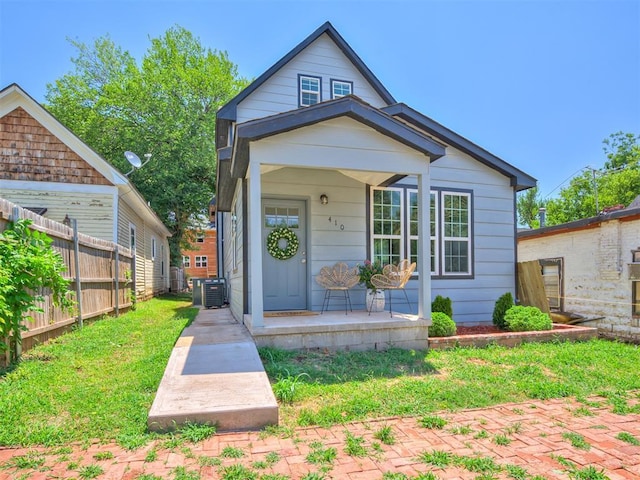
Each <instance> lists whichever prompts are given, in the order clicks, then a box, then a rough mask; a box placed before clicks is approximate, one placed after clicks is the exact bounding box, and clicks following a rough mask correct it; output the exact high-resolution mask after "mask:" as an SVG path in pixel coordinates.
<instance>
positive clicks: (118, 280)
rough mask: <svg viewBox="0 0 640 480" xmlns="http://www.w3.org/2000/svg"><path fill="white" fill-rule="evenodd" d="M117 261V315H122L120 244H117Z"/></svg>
mask: <svg viewBox="0 0 640 480" xmlns="http://www.w3.org/2000/svg"><path fill="white" fill-rule="evenodd" d="M114 253H115V257H116V259H115V261H116V268H115V277H116V284H115V290H116V305H115V306H116V317H117V316H119V315H120V251H119V250H118V244H116V248H115V252H114Z"/></svg>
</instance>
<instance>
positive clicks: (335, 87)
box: [331, 80, 353, 99]
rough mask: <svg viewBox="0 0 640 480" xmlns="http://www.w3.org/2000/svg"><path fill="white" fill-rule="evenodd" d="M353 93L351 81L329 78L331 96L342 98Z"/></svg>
mask: <svg viewBox="0 0 640 480" xmlns="http://www.w3.org/2000/svg"><path fill="white" fill-rule="evenodd" d="M352 93H353V83H352V82H346V81H344V80H331V98H332V99H335V98H342V97H344V96H346V95H351V94H352Z"/></svg>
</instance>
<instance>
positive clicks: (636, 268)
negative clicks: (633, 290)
mask: <svg viewBox="0 0 640 480" xmlns="http://www.w3.org/2000/svg"><path fill="white" fill-rule="evenodd" d="M627 265H628V266H629V280H640V263H628V264H627Z"/></svg>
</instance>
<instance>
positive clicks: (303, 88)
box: [298, 75, 321, 107]
mask: <svg viewBox="0 0 640 480" xmlns="http://www.w3.org/2000/svg"><path fill="white" fill-rule="evenodd" d="M298 78H299V82H300V83H299V90H300V106H301V107H308V106H310V105H315V104H316V103H320V83H321V78H320V77H311V76H307V75H300V76H299V77H298Z"/></svg>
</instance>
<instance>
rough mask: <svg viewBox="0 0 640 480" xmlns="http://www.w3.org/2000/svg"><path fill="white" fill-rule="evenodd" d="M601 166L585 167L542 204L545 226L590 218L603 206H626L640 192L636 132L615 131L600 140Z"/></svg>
mask: <svg viewBox="0 0 640 480" xmlns="http://www.w3.org/2000/svg"><path fill="white" fill-rule="evenodd" d="M602 143H603V145H604V147H603V150H604V152H605V155H606V157H607V161H605V163H604V166H603V168H602V169H588V168H587V169H585V170H584V171H583V172H582V173H581V174H580V175H578V176H576V177H574V178H573V179H572V180H571V182H570V183H569V185H568V186H567V187H565V188H563V189H562V190H561V191H560V193H559V195H558V197H557V198H554V199H551V200H549V201H548V202H547V203H546V208H547V225H557V224H560V223H566V222H571V221H573V220H579V219H581V218H587V217H593V216H595V215H597V214H598V213H600V211H602V210H603V209H604V208H605V207H609V206H614V205H625V206H628V205H629V204H630V203H631V202H632V201H633V200H634V199H635V198H636V197H637V196H638V195H640V135H634V134H631V133H623V132H618V133H614V134H612V135H610V136H609V138H607V139H605V140H604V141H603V142H602Z"/></svg>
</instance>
